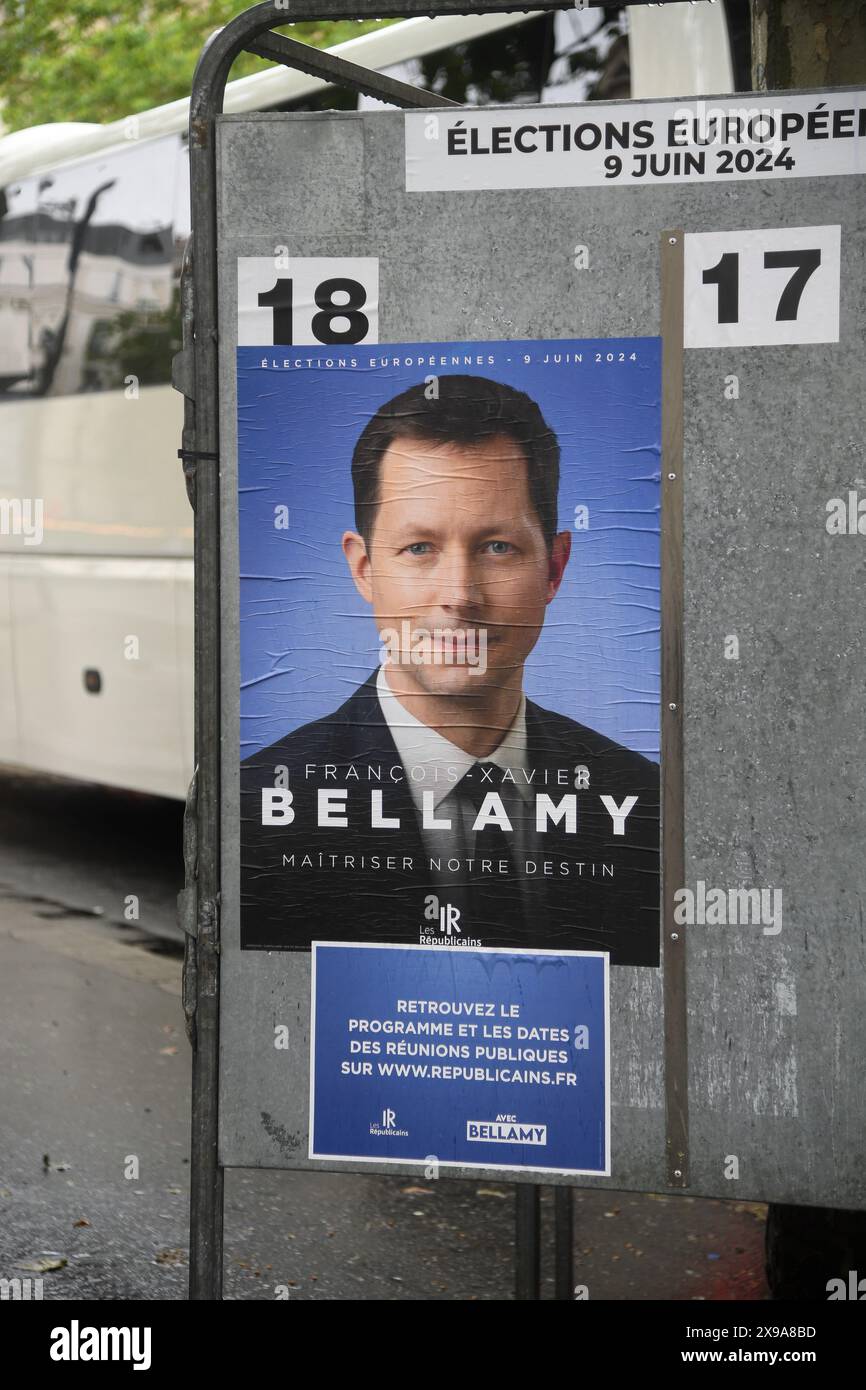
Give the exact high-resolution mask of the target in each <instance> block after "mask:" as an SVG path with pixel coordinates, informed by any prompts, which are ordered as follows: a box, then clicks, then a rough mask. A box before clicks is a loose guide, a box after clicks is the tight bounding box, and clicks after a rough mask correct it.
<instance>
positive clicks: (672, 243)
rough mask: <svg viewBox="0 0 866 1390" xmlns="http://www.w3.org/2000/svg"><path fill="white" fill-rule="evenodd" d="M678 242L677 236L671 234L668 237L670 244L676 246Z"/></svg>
mask: <svg viewBox="0 0 866 1390" xmlns="http://www.w3.org/2000/svg"><path fill="white" fill-rule="evenodd" d="M676 244H677V239H676V237H675V236H669V237H668V246H676Z"/></svg>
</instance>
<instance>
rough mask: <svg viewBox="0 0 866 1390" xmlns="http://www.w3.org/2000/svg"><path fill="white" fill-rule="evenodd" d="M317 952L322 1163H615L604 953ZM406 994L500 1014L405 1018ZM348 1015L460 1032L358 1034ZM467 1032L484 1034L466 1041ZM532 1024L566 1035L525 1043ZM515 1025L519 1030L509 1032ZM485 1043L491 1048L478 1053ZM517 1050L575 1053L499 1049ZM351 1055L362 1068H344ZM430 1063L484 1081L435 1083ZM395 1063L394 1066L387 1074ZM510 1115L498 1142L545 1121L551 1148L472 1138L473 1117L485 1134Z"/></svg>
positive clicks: (315, 1144)
mask: <svg viewBox="0 0 866 1390" xmlns="http://www.w3.org/2000/svg"><path fill="white" fill-rule="evenodd" d="M313 951H314V953H315V966H314V969H315V988H314V1020H313V1028H312V1029H311V1048H312V1058H311V1064H312V1067H313V1087H312V1098H311V1114H310V1156H311V1157H317V1158H331V1157H344V1158H355V1159H368V1160H378V1161H380V1162H381V1161H383V1160H401V1161H404V1162H405V1161H406V1160H413V1159H414V1160H421V1161H423V1160H428V1159H429V1158H430V1157H431V1156H433V1157H435V1158H436V1159H438V1161H439V1162H440V1163H459V1164H474V1165H479V1166H482V1167H485V1168H491V1167H509V1168H538V1169H556V1170H565V1171H571V1172H582V1173H605V1172H606V1171H608V1169H609V1155H608V1153H607V1139H606V1135H607V1106H608V1096H607V1058H606V1048H607V1041H606V1014H607V1007H608V1005H607V989H606V975H605V966H606V959H605V957H604V955H602V954H596V953H577V952H575V953H573V954H569V953H565V954H554V953H552V952H551V953H549V954H546V953H543V952H536V953H532V954H530V953H523V952H518V951H495V950H490V951H469V950H463V949H461V950H455V949H451V950H448V949H444V948H437V947H381V946H372V947H362V946H355V945H336V944H335V945H328V944H322V943H315V944H314V946H313ZM398 1000H405V1001H409V1000H415V1001H426V1002H428V1003H429V1002H430V1001H434V1002H436V1003H440V1002H443V1001H444V1002H445V1003H450V1002H452V1001H458V1002H459V1003H460V1004H462V1005H475V1004H478V1005H481V1006H483V1007H484V1009H485V1010H491V1009H492V1014H490V1013H487V1012H485V1013H484V1014H470V1013H461V1014H459V1015H451V1014H431V1013H427V1012H417V1013H411V1012H407V1011H406V1012H400V1011H399V1010H398V1008H397V1001H398ZM515 1011H516V1013H515ZM350 1020H355V1021H356V1024H357V1023H358V1022H360V1021H361V1020H367V1021H368V1022H369V1021H370V1020H378V1021H380V1022H381V1021H385V1020H390V1021H395V1020H396V1021H403V1022H406V1021H412V1022H415V1023H418V1022H420V1021H431V1022H438V1023H443V1024H450V1025H451V1027H452V1029H453V1032H452V1033H451V1034H450V1035H449V1036H442V1035H440V1036H435V1037H434V1036H425V1035H423V1034H421V1035H405V1034H404V1035H400V1034H393V1033H388V1032H385V1031H363V1030H361V1029H360V1027H357V1026H356V1027H355V1028H354V1029H350V1027H349V1022H350ZM579 1025H584V1026H585V1027H586V1028H587V1030H588V1033H587V1039H588V1046H587V1047H585V1048H583V1049H578V1048H576V1047H575V1045H574V1044H575V1040H576V1033H575V1029H576V1028H577V1027H578V1026H579ZM461 1026H462V1027H464V1028H466V1029H469V1028H470V1027H473V1026H474V1028H475V1029H476V1032H475V1034H474V1035H472V1034H470V1033H469V1032H468V1031H467V1033H466V1035H465V1036H463V1037H461V1036H460V1035H459V1032H458V1029H459V1028H460V1027H461ZM521 1027H522V1028H525V1029H551V1028H552V1029H555V1030H557V1032H558V1033H559V1032H560V1031H561V1033H562V1034H564V1035H565V1040H563V1037H562V1036H558V1037H557V1038H556V1039H554V1040H551V1039H549V1038H548V1039H544V1038H539V1039H532V1038H527V1039H519V1038H518V1037H517V1029H518V1028H521ZM505 1029H510V1030H511V1037H507V1036H503V1035H502V1033H503V1030H505ZM485 1030H486V1032H487V1034H488V1036H486V1037H485V1036H484V1032H485ZM496 1030H499V1036H496V1035H495V1032H496ZM353 1039H354V1040H355V1041H356V1042H359V1043H361V1042H367V1043H368V1044H370V1043H377V1044H378V1045H379V1049H380V1050H379V1052H378V1053H375V1052H370V1051H368V1052H366V1053H365V1052H362V1051H360V1050H358V1051H355V1052H351V1051H350V1041H351V1040H353ZM387 1043H391V1044H393V1045H394V1046H395V1047H396V1046H397V1045H400V1044H404V1045H412V1046H414V1045H416V1044H424V1045H435V1046H437V1047H440V1046H446V1047H449V1048H451V1047H454V1046H457V1047H465V1048H467V1049H468V1051H469V1053H470V1056H469V1057H468V1058H459V1057H448V1056H442V1055H439V1056H432V1057H431V1056H423V1055H415V1056H412V1055H409V1053H408V1052H406V1051H404V1053H403V1054H402V1055H401V1054H399V1053H397V1052H396V1051H394V1052H392V1053H390V1054H389V1053H386V1051H385V1047H386V1044H387ZM478 1048H483V1049H485V1050H491V1055H489V1056H477V1055H476V1049H478ZM518 1049H523V1050H524V1052H525V1050H526V1049H535V1050H536V1051H538V1052H541V1053H546V1054H548V1055H549V1054H550V1053H551V1052H552V1053H559V1054H565V1055H566V1056H567V1060H566V1061H564V1062H563V1061H561V1060H559V1059H557V1060H555V1061H552V1062H549V1061H546V1060H543V1061H533V1060H529V1059H521V1058H519V1057H517V1056H514V1057H513V1058H512V1059H508V1058H506V1057H505V1056H497V1055H496V1054H497V1053H498V1052H502V1053H504V1054H507V1053H509V1052H510V1053H512V1054H516V1053H517V1051H518ZM346 1063H348V1064H349V1065H350V1066H351V1065H352V1064H354V1066H355V1068H356V1071H357V1073H358V1074H351V1073H350V1074H348V1075H344V1074H343V1068H344V1065H345V1064H346ZM431 1066H439V1067H443V1068H445V1067H452V1068H457V1069H466V1070H469V1071H475V1070H477V1069H481V1070H482V1071H484V1072H485V1073H486V1075H485V1076H484V1077H483V1078H481V1077H473V1078H471V1079H467V1078H465V1077H463V1076H461V1077H459V1079H457V1078H454V1077H451V1078H448V1079H445V1078H443V1077H432V1076H431V1075H430V1071H429V1069H430V1067H431ZM398 1067H399V1068H401V1069H403V1071H404V1073H405V1074H403V1075H400V1074H399V1073H398V1071H397V1068H398ZM362 1068H364V1069H365V1070H366V1074H364V1073H363V1072H362V1071H361V1069H362ZM386 1068H387V1069H390V1074H387V1072H386V1074H382V1073H383V1071H384V1070H385V1069H386ZM419 1068H420V1069H421V1070H419ZM413 1069H414V1070H413ZM497 1071H498V1073H499V1075H498V1077H497V1075H496V1073H497ZM516 1071H519V1072H521V1073H524V1074H525V1073H528V1072H534V1073H538V1074H546V1075H547V1076H548V1077H549V1078H556V1077H559V1078H562V1076H563V1075H564V1076H566V1077H568V1076H571V1077H573V1078H574V1082H573V1084H569V1083H568V1082H567V1081H562V1080H561V1079H560V1081H559V1084H556V1082H555V1081H554V1080H553V1079H551V1080H550V1081H549V1082H548V1083H547V1084H545V1083H543V1082H541V1081H540V1080H533V1081H525V1080H521V1081H514V1080H509V1079H507V1076H513V1074H514V1073H515V1072H516ZM499 1117H514V1123H512V1122H511V1121H507V1122H505V1123H503V1124H502V1126H501V1128H500V1129H499V1130H498V1131H497V1133H498V1134H499V1135H500V1136H504V1135H511V1134H513V1133H514V1132H515V1131H516V1130H517V1129H519V1127H521V1126H522V1127H523V1128H524V1131H525V1130H526V1129H529V1130H534V1132H535V1133H536V1134H537V1132H538V1130H539V1129H540V1128H542V1127H543V1128H544V1131H545V1132H544V1141H545V1142H544V1143H515V1142H500V1140H499V1139H497V1140H494V1139H492V1138H489V1137H488V1138H479V1139H470V1138H468V1131H467V1127H468V1126H469V1125H472V1126H474V1127H475V1131H474V1132H476V1133H478V1134H481V1135H483V1133H484V1131H483V1130H481V1129H480V1127H481V1126H485V1125H495V1124H496V1122H497V1120H498V1118H499ZM377 1131H378V1132H377ZM389 1131H390V1132H389Z"/></svg>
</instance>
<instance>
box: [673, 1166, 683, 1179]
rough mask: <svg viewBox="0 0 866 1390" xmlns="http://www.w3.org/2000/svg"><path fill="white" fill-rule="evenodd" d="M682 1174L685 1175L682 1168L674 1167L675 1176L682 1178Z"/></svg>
mask: <svg viewBox="0 0 866 1390" xmlns="http://www.w3.org/2000/svg"><path fill="white" fill-rule="evenodd" d="M682 1175H683V1170H682V1169H681V1168H675V1169H674V1177H675V1178H681V1177H682Z"/></svg>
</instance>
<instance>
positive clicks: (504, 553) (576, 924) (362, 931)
mask: <svg viewBox="0 0 866 1390" xmlns="http://www.w3.org/2000/svg"><path fill="white" fill-rule="evenodd" d="M237 385H238V473H239V477H238V508H239V546H240V651H241V691H240V760H241V830H240V835H241V843H240V860H241V945H242V947H243V948H244V949H259V950H268V951H273V950H309V949H310V946H311V943H312V942H313V941H314V940H315V941H331V942H340V941H345V942H362V943H380V944H384V945H415V946H429V947H437V948H439V949H441V950H465V949H470V950H472V949H478V948H506V949H517V950H553V951H603V952H607V953H609V957H610V961H611V964H613V965H638V966H657V965H658V959H659V877H660V875H659V728H660V703H659V700H660V553H659V507H660V460H661V343H660V339H658V338H612V339H597V340H596V339H569V340H550V341H502V342H438V343H400V344H374V345H370V346H365V345H363V344H359V345H357V346H350V347H334V348H323V347H300V348H298V347H295V348H292V347H267V348H263V347H255V346H241V347H239V348H238V349H237Z"/></svg>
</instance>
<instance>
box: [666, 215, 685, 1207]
mask: <svg viewBox="0 0 866 1390" xmlns="http://www.w3.org/2000/svg"><path fill="white" fill-rule="evenodd" d="M660 256H661V300H662V304H661V330H662V403H663V404H662V409H663V414H662V536H661V544H662V834H663V837H664V839H663V852H662V864H663V866H664V882H663V884H662V894H663V899H662V963H663V968H664V1018H665V1022H664V1029H665V1129H666V1137H665V1146H666V1151H667V1152H666V1162H667V1180H668V1183H669V1184H670V1186H671V1187H688V1185H689V1101H688V1096H689V1070H688V1053H687V1044H688V1020H687V1016H686V937H685V927H681V926H677V925H676V922H675V919H674V910H675V907H676V899H675V897H674V895H675V893H676V891H677V889H678V888H681V887H682V886H683V884H684V882H685V846H684V839H683V837H684V824H683V821H684V789H683V232H682V229H681V228H678V229H675V230H672V231H666V232H662V236H661V251H660Z"/></svg>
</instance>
